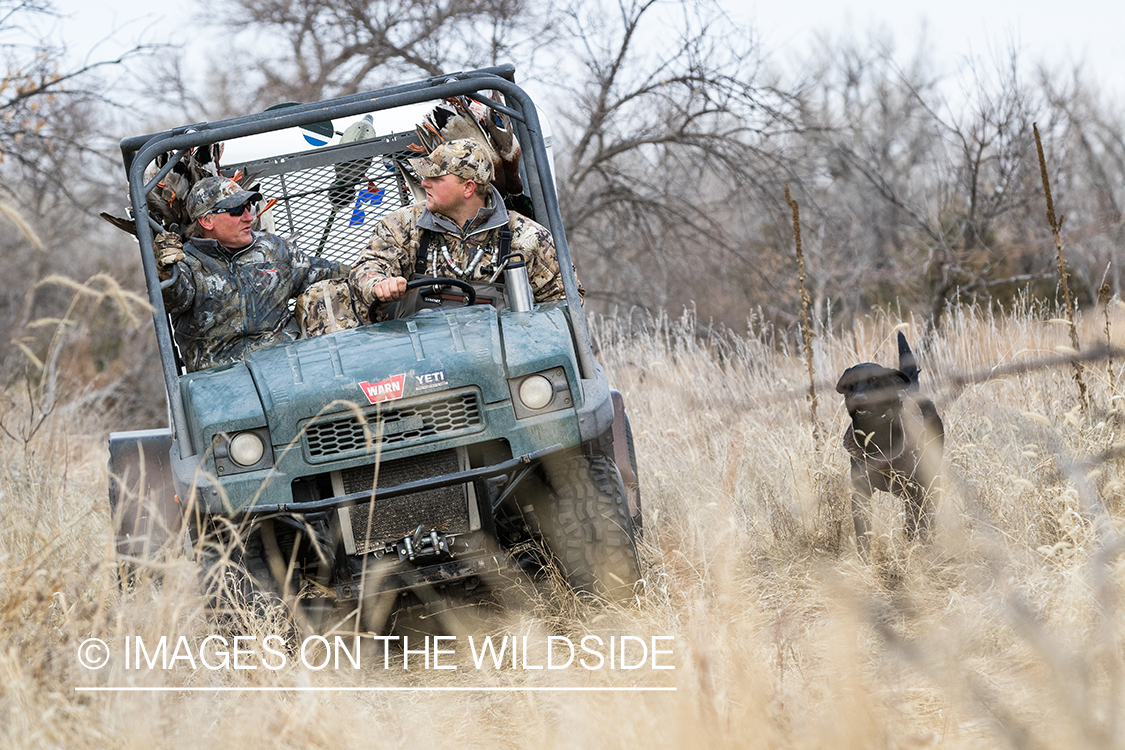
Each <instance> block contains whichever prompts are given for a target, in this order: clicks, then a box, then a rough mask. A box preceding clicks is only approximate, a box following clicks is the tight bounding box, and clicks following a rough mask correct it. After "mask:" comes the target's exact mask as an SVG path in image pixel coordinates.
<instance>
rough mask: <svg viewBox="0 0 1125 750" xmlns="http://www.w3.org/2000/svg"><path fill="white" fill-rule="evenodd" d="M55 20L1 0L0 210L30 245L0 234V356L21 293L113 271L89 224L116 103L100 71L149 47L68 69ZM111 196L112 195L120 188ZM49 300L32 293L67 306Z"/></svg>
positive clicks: (26, 315) (29, 2)
mask: <svg viewBox="0 0 1125 750" xmlns="http://www.w3.org/2000/svg"><path fill="white" fill-rule="evenodd" d="M58 18H59V17H58V15H57V13H56V11H55V10H54V7H53V5H52V4H51V3H50V2H49V0H22V1H21V2H12V1H11V0H0V203H3V204H4V206H5V207H7V208H8V209H10V211H11V212H12V213H13V215H17V214H18V215H19V216H20V217H22V220H23V221H25V222H26V228H27V229H30V230H31V234H32V235H34V237H35V238H36V240H37V241H33V240H32V239H29V235H28V233H27V232H26V231H23V232H15V231H3V232H0V257H2V258H3V266H2V270H3V274H4V280H5V284H4V287H3V292H2V293H0V356H2V355H4V354H7V352H8V346H9V345H10V342H11V340H12V337H13V335H14V334H15V333H16V332H18V331H21V330H22V329H23V327H24V325H25V324H26V323H27V322H28V320H29V319H30V317H31V316H32V310H31V304H32V297H31V295H30V294H29V292H30V290H31V289H32V288H33V287H34V285H35V284H36V282H38V281H39V280H40V279H42V278H43V277H45V276H47V275H49V274H51V273H66V274H70V275H73V276H78V277H81V278H86V277H89V276H92V275H94V274H95V273H97V272H98V271H101V270H105V269H107V268H114V270H117V269H116V266H115V264H114V263H113V261H112V260H111V258H110V255H109V253H107V252H106V250H107V248H106V246H105V245H104V244H103V243H101V242H99V239H100V237H99V233H103V229H102V228H103V227H106V228H108V225H105V223H104V222H102V221H101V220H100V219H98V218H97V208H98V205H97V204H98V202H99V201H100V200H104V196H105V195H106V194H112V191H108V192H107V189H106V188H107V184H108V182H109V178H108V175H109V173H110V169H111V166H110V165H111V164H112V163H113V162H112V159H113V157H114V156H115V155H114V154H107V153H106V152H105V150H104V147H105V145H106V143H105V140H104V139H101V138H100V137H99V133H101V132H102V131H103V130H104V129H106V128H107V123H108V122H109V115H110V113H111V111H112V108H113V107H115V106H117V105H118V103H117V100H116V98H115V96H114V94H113V93H111V92H112V91H113V83H114V82H113V81H111V80H109V79H108V74H109V73H110V72H117V71H120V70H122V69H123V67H124V65H125V63H126V62H128V61H131V60H134V59H140V58H142V57H143V56H144V55H146V54H147V53H149V52H150V51H151V50H152V48H151V47H149V46H146V45H138V46H136V47H133V48H132V49H130V50H129V51H127V52H125V53H124V54H121V55H118V56H116V57H114V58H112V59H101V60H93V61H86V62H79V63H72V62H71V61H70V59H69V56H68V54H67V50H66V48H65V46H63V45H62V44H61V43H59V42H56V41H54V40H53V39H52V38H51V35H50V33H49V31H50V29H51V26H52V24H53V23H55V22H57V21H58ZM116 140H117V139H112V142H113V143H114V144H115V143H116ZM118 159H119V157H118ZM119 163H120V162H119V161H118V162H117V164H119ZM114 167H115V170H119V167H116V165H114ZM117 173H119V172H117ZM113 190H114V191H120V183H119V182H118V184H117V185H116V186H115V187H114V189H113ZM120 194H122V195H123V191H122V192H121V193H120ZM0 223H8V222H7V219H5V218H0ZM108 234H109V233H107V232H106V233H103V236H104V235H108ZM133 257H135V256H132V257H130V259H131V260H132V259H133ZM52 294H53V291H48V292H46V293H44V294H42V295H40V296H39V298H38V302H37V304H41V305H44V306H46V308H50V306H51V305H52V304H54V303H55V302H57V303H58V304H66V300H63V299H62V297H59V298H58V299H54V298H53V297H52Z"/></svg>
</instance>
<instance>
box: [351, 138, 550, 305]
mask: <svg viewBox="0 0 1125 750" xmlns="http://www.w3.org/2000/svg"><path fill="white" fill-rule="evenodd" d="M410 164H411V166H412V167H413V168H414V170H415V171H416V172H417V173H418V175H419V176H420V177H421V178H422V187H423V189H425V191H426V201H425V203H424V204H423V203H418V204H416V205H413V206H408V207H406V208H401V209H399V210H397V211H394V212H392V213H390V214H387V215H386V216H384V217H382V218H381V219H380V220H379V222H378V223H377V224H376V225H375V230H374V233H373V234H372V237H371V241H370V243H369V244H368V246H367V249H366V250H365V251H364V252H363V254H362V255H361V256H360V258H359V260H358V261H357V262H356V263H355V265H354V266H353V268H352V272H351V276H350V277H349V281H350V285H351V290H352V293H353V294H354V295H355V297H356V302H357V305H358V306H359V307H360V308H361V309H363V310H367V309H368V308H369V307H370V306H371V305H372V304H373V303H375V302H379V303H384V304H389V303H391V302H395V301H398V300H401V299H402V298H403V297H405V296H406V284H407V280H408V279H410V278H411V277H415V278H420V277H433V276H447V277H454V278H459V279H463V280H465V281H470V282H488V281H494V280H496V279H497V278H500V279H502V278H503V276H502V273H501V271H502V264H503V255H505V252H504V250H503V245H504V244H505V240H504V239H502V234H503V232H502V230H503V229H505V228H507V230H508V231H509V232H510V235H511V237H510V240H508V243H509V245H510V250H509V251H510V252H511V253H519V254H520V255H522V256H523V258H524V261H525V262H526V264H527V276H528V280H529V281H530V282H531V290H532V293H533V294H534V297H535V301H536V302H547V301H551V300H561V299H564V298H565V296H566V295H565V292H564V291H563V283H562V276H561V274H560V272H559V261H558V256H557V255H556V253H555V244H554V241H553V240H552V238H551V233H550V232H549V231H548V230H547V229H546V228H545V227H543V226H541V225H539V224H537V223H535V222H534V221H532V220H531V219H529V218H527V217H525V216H523V215H521V214H519V213H516V212H515V211H509V210H508V209H507V208H506V207H505V206H504V201H503V200H502V198H501V196H500V193H499V192H498V191H497V190H496V188H495V187H494V186H493V185H492V178H493V164H492V160H491V159H490V158H489V155H488V153H487V152H486V151H485V149H484V148H483V147H482V146H481V145H480V144H479V143H477V142H476V141H474V140H471V139H467V138H464V139H459V140H453V141H447V142H445V143H442V144H440V145H439V146H438V147H437V148H435V149H434V150H433V151H432V152H431V153H430V154H429V156H427V157H422V158H418V159H411V160H410Z"/></svg>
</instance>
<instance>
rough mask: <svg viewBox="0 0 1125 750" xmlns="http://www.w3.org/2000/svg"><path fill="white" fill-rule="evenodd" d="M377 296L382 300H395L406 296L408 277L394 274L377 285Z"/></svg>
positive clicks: (375, 289) (375, 290)
mask: <svg viewBox="0 0 1125 750" xmlns="http://www.w3.org/2000/svg"><path fill="white" fill-rule="evenodd" d="M373 291H374V292H375V298H376V299H377V300H379V301H380V302H395V301H397V300H400V299H402V298H403V297H405V296H406V279H405V278H403V277H402V276H392V277H390V278H388V279H383V280H382V281H380V282H379V283H378V284H376V285H375V288H374V290H373Z"/></svg>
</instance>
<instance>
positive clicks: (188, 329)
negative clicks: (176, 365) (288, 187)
mask: <svg viewBox="0 0 1125 750" xmlns="http://www.w3.org/2000/svg"><path fill="white" fill-rule="evenodd" d="M184 255H185V256H186V257H185V258H184V259H183V260H181V261H179V262H178V263H177V264H176V266H177V268H178V270H179V276H178V277H177V278H176V281H175V283H174V284H172V285H171V286H170V287H168V288H167V289H165V290H164V307H165V309H166V310H167V312H168V313H169V314H170V315H171V316H172V324H173V326H174V327H175V329H176V343H177V344H178V345H179V347H180V351H181V353H182V354H183V356H184V360H185V363H186V365H187V368H188V370H189V371H195V370H202V369H204V368H207V367H214V366H215V365H219V364H223V363H226V362H234V361H236V360H239V359H241V358H242V357H243V356H244V355H245V354H246V353H247V352H250V351H253V350H254V349H260V348H261V347H263V346H269V345H271V344H276V343H278V342H282V341H292V340H294V339H296V338H297V337H298V329H297V323H296V321H295V320H294V319H293V315H292V313H290V311H289V300H291V299H293V298H294V297H296V296H297V295H299V294H300V293H301V292H303V291H304V290H305V289H306V288H308V287H309V286H310V285H312V284H314V283H315V282H317V281H320V280H321V279H328V278H333V277H339V276H344V275H346V273H347V270H348V269H347V267H346V266H342V265H341V264H339V263H336V262H334V261H329V260H325V259H323V258H317V257H310V256H308V255H306V254H305V253H303V252H302V251H301V250H299V249H297V248H295V247H293V246H291V245H289V244H288V243H286V242H285V240H283V239H281V238H280V237H278V236H277V235H273V234H268V233H265V232H254V241H253V242H251V243H250V244H249V245H248V246H247V247H245V248H243V249H241V250H233V251H232V250H229V249H228V248H225V247H223V246H222V245H220V244H219V243H218V242H216V241H215V240H209V239H202V238H195V239H192V240H190V241H189V242H185V243H184Z"/></svg>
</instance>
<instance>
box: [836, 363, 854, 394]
mask: <svg viewBox="0 0 1125 750" xmlns="http://www.w3.org/2000/svg"><path fill="white" fill-rule="evenodd" d="M854 369H855V368H854V367H849V368H848V369H846V370H844V374H843V375H841V376H840V379H839V380H837V381H836V393H847V392H848V391H849V390H851V388H852V387H854V386H855V382H854V381H855V378H853V377H852V370H854Z"/></svg>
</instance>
